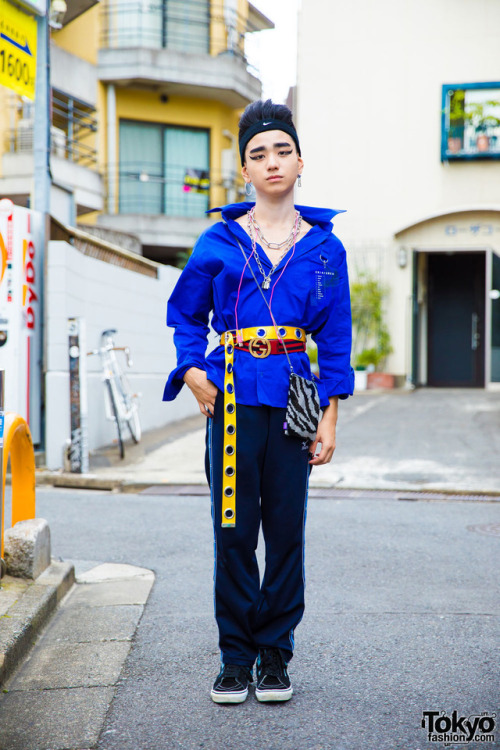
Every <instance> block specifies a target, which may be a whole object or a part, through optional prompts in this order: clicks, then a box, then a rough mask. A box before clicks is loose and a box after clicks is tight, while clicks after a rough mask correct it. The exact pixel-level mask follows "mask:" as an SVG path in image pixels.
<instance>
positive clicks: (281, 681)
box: [255, 648, 293, 702]
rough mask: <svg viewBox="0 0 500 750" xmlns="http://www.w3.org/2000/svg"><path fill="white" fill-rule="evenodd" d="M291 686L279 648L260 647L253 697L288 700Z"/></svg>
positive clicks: (265, 699) (262, 699)
mask: <svg viewBox="0 0 500 750" xmlns="http://www.w3.org/2000/svg"><path fill="white" fill-rule="evenodd" d="M292 693H293V688H292V686H291V684H290V678H289V676H288V672H287V669H286V661H285V660H284V659H283V656H282V654H281V651H280V650H279V648H260V649H259V656H258V658H257V687H256V688H255V697H256V698H257V700H258V701H261V702H264V701H289V700H290V698H291V697H292Z"/></svg>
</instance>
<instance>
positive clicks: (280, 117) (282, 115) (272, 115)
mask: <svg viewBox="0 0 500 750" xmlns="http://www.w3.org/2000/svg"><path fill="white" fill-rule="evenodd" d="M265 120H269V121H270V122H272V121H274V122H276V121H279V122H282V123H283V124H284V125H286V126H287V127H285V128H284V130H285V131H286V132H288V133H290V134H293V138H294V140H295V144H296V146H297V151H298V153H299V155H300V146H299V142H298V136H297V133H296V130H295V125H294V123H293V116H292V112H291V110H290V109H289V108H288V107H287V106H286V104H274V103H273V102H272V101H271V99H267V100H266V101H262V99H258V100H257V101H255V102H252V103H251V104H249V105H248V107H246V109H245V111H244V112H243V114H242V115H241V117H240V121H239V123H238V127H239V132H238V140H239V143H240V152H241V161H242V163H243V161H244V150H245V147H246V144H247V143H248V140H249V138H250V137H253V136H251V135H250V134H249V136H247V137H246V138H245V134H246V133H247V131H248V130H249V129H250V128H252V127H253V126H254V125H256V123H260V122H262V121H265ZM252 132H253V131H252Z"/></svg>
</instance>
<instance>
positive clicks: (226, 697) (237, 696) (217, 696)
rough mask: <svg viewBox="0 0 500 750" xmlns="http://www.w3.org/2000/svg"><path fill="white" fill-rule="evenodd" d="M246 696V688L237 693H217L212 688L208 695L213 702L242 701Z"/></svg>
mask: <svg viewBox="0 0 500 750" xmlns="http://www.w3.org/2000/svg"><path fill="white" fill-rule="evenodd" d="M247 696H248V690H245V691H243V692H241V691H240V692H238V693H218V692H217V691H216V690H212V691H211V693H210V697H211V698H212V700H213V702H214V703H243V702H244V701H245V700H246V699H247Z"/></svg>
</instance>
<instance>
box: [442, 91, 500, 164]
mask: <svg viewBox="0 0 500 750" xmlns="http://www.w3.org/2000/svg"><path fill="white" fill-rule="evenodd" d="M442 101H443V107H442V128H441V132H442V138H441V161H449V160H454V159H499V158H500V83H466V84H455V85H453V84H449V85H446V86H443V100H442Z"/></svg>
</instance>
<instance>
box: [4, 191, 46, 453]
mask: <svg viewBox="0 0 500 750" xmlns="http://www.w3.org/2000/svg"><path fill="white" fill-rule="evenodd" d="M42 256H43V220H42V215H41V214H40V213H38V212H37V211H29V210H28V209H26V208H21V207H20V206H15V205H14V204H13V203H12V201H10V200H8V199H7V198H4V199H3V200H0V369H3V370H5V372H6V378H5V408H6V409H7V410H8V411H14V412H17V414H20V415H21V416H22V417H23V418H24V419H26V421H27V422H28V424H29V426H30V430H31V435H32V437H33V442H34V443H35V445H37V444H39V443H40V442H41V394H42V390H41V389H42V353H43V352H42V319H41V307H40V297H41V285H42V273H43V263H42Z"/></svg>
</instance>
